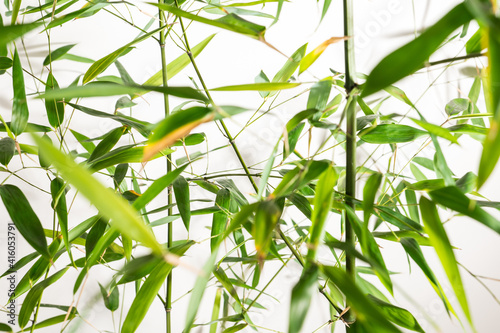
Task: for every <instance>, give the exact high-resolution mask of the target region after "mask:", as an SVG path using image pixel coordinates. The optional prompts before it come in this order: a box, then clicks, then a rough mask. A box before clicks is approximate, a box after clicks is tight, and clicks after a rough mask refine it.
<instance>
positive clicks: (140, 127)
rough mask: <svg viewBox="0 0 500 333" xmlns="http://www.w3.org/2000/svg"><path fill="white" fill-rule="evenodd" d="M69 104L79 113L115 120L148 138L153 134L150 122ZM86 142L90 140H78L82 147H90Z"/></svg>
mask: <svg viewBox="0 0 500 333" xmlns="http://www.w3.org/2000/svg"><path fill="white" fill-rule="evenodd" d="M67 104H68V105H69V106H71V107H73V108H75V109H77V110H79V111H82V112H84V113H86V114H88V115H90V116H93V117H99V118H109V119H113V120H115V121H117V122H119V123H121V124H122V125H126V126H130V127H132V128H134V129H136V130H137V131H138V132H139V133H141V135H142V136H144V137H148V136H149V135H150V134H151V130H150V129H149V127H151V126H152V124H151V123H148V122H145V121H142V120H138V119H135V118H132V117H129V116H125V115H123V114H121V113H119V112H117V113H116V114H110V113H106V112H102V111H98V110H94V109H91V108H87V107H84V106H81V105H78V104H73V103H67ZM71 132H72V133H73V134H75V133H76V132H74V131H71ZM80 136H81V135H80ZM77 139H78V138H77ZM84 140H88V138H87V137H85V138H84V139H82V140H80V139H78V141H79V142H80V143H81V144H82V145H88V143H85V142H83V141H84ZM92 149H93V148H92ZM89 152H90V153H91V151H89Z"/></svg>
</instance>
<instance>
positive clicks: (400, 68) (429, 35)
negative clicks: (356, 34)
mask: <svg viewBox="0 0 500 333" xmlns="http://www.w3.org/2000/svg"><path fill="white" fill-rule="evenodd" d="M471 19H472V15H471V13H470V12H469V10H468V9H467V5H466V4H464V3H460V4H459V5H457V6H456V7H455V8H453V9H452V10H451V11H449V12H448V13H447V14H446V15H445V16H444V17H442V18H441V19H440V20H439V21H438V22H436V23H435V24H434V25H432V26H431V27H429V28H428V29H427V30H425V31H424V32H423V33H422V34H421V35H420V36H418V37H417V38H415V39H414V40H412V41H411V42H409V43H408V44H406V45H404V46H403V47H401V48H399V49H398V50H396V51H394V52H393V53H391V54H389V55H388V56H387V57H385V58H384V59H383V60H382V61H380V62H379V63H378V65H377V66H375V68H374V69H373V70H372V72H371V73H370V74H369V75H368V78H367V79H366V82H365V84H364V87H363V91H362V96H363V97H366V96H368V95H371V94H373V93H375V92H377V91H379V90H381V89H384V88H385V87H387V86H389V85H391V84H393V83H395V82H397V81H399V80H400V79H402V78H404V77H406V76H408V75H410V74H413V73H414V72H415V71H417V70H418V69H420V68H421V67H422V65H423V64H424V63H425V61H426V60H427V59H429V57H430V56H431V54H433V53H434V52H435V51H436V50H437V49H438V48H439V46H440V45H441V43H442V42H443V41H444V40H445V39H446V38H447V37H448V36H449V35H450V34H451V33H452V32H453V31H454V30H456V29H457V28H458V27H460V26H461V25H463V24H465V23H467V22H469V21H470V20H471Z"/></svg>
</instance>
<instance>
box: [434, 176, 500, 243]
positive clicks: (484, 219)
mask: <svg viewBox="0 0 500 333" xmlns="http://www.w3.org/2000/svg"><path fill="white" fill-rule="evenodd" d="M429 196H430V197H431V199H432V200H433V201H434V202H436V203H438V204H440V205H443V206H445V207H447V208H449V209H451V210H454V211H456V212H459V213H461V214H464V215H466V216H469V217H471V218H473V219H474V220H476V221H478V222H480V223H482V224H484V225H485V226H487V227H488V228H490V229H492V230H494V231H496V232H497V233H498V234H500V221H498V220H497V219H496V218H494V217H493V216H492V215H490V214H489V213H487V212H486V211H485V210H484V209H482V208H481V207H480V206H479V205H478V204H477V203H476V202H475V201H474V200H470V199H469V198H468V197H467V196H466V195H465V194H464V193H463V192H462V191H460V189H459V188H458V187H455V186H448V187H443V188H441V189H438V190H434V191H431V192H429Z"/></svg>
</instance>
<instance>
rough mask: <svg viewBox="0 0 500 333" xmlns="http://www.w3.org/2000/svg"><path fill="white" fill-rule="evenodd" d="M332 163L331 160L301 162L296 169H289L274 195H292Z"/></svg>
mask: <svg viewBox="0 0 500 333" xmlns="http://www.w3.org/2000/svg"><path fill="white" fill-rule="evenodd" d="M329 165H330V162H329V161H308V162H303V163H300V164H299V165H298V166H297V167H296V168H295V169H292V170H290V171H288V172H287V173H286V174H285V175H284V176H283V179H282V180H281V182H280V183H279V185H278V186H277V187H276V189H275V190H274V192H273V193H272V195H273V196H274V197H281V196H287V195H290V194H291V193H292V192H294V191H296V190H298V189H300V188H301V187H303V186H304V185H306V184H307V183H309V182H310V181H312V180H314V179H316V178H318V177H319V175H321V174H322V173H323V171H325V169H326V168H328V166H329Z"/></svg>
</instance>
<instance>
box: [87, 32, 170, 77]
mask: <svg viewBox="0 0 500 333" xmlns="http://www.w3.org/2000/svg"><path fill="white" fill-rule="evenodd" d="M166 27H167V26H166V25H165V26H162V27H160V28H158V29H155V30H153V31H151V32H148V33H147V34H144V35H142V36H141V37H139V38H136V39H134V40H133V41H131V42H130V43H127V44H125V45H123V46H122V47H120V48H118V49H117V50H115V51H114V52H112V53H110V54H108V55H107V56H105V57H103V58H101V59H99V60H97V61H96V62H94V63H93V64H92V66H90V67H89V69H88V70H87V72H86V73H85V75H84V76H83V84H85V83H87V82H90V81H92V80H93V79H95V78H96V77H97V76H98V75H99V74H101V73H102V72H104V71H105V70H106V68H108V67H109V66H110V65H111V64H113V63H114V62H115V61H116V59H118V58H119V57H120V56H121V55H122V54H123V53H124V52H126V51H127V50H128V49H129V48H130V47H131V46H133V45H135V44H137V43H140V42H142V41H145V40H146V39H148V38H149V37H151V36H153V35H154V34H156V33H158V32H160V31H162V30H164V29H165V28H166Z"/></svg>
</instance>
